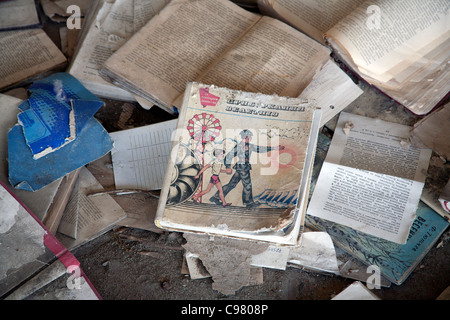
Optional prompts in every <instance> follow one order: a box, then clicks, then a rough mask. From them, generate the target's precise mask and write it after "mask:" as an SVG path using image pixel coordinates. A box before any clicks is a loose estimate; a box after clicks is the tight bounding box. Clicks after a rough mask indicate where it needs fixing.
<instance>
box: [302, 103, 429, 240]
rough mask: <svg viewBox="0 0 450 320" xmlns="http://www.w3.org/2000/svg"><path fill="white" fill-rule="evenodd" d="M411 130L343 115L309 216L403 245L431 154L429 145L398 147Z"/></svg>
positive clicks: (319, 179)
mask: <svg viewBox="0 0 450 320" xmlns="http://www.w3.org/2000/svg"><path fill="white" fill-rule="evenodd" d="M347 123H352V124H353V126H350V130H349V131H348V135H347V134H346V133H345V132H344V128H345V125H346V124H347ZM409 129H410V127H408V126H404V125H400V124H395V123H389V122H386V121H382V120H377V119H370V118H366V117H362V116H357V115H352V114H348V113H344V112H343V113H341V115H340V117H339V122H338V125H337V127H336V130H335V133H334V136H333V140H332V142H331V145H330V148H329V150H328V154H327V157H326V159H325V162H324V164H323V166H322V169H321V172H320V175H319V178H318V181H317V184H316V187H315V190H314V193H313V196H312V198H311V202H310V204H309V208H308V214H309V215H312V216H316V217H320V218H323V219H326V220H329V221H333V222H336V223H339V224H343V225H346V226H349V227H352V228H354V229H356V230H359V231H362V232H365V233H367V234H371V235H374V236H377V237H380V238H383V239H386V240H389V241H394V242H397V243H405V242H406V239H407V236H408V233H409V228H410V226H411V224H412V222H413V220H414V218H415V212H416V209H417V206H418V203H419V200H420V195H421V193H422V189H423V186H424V183H425V178H426V173H427V168H428V163H429V159H430V156H431V150H430V149H418V148H415V147H414V146H410V147H409V148H404V147H402V145H401V143H400V142H401V141H403V140H405V139H407V137H408V134H409Z"/></svg>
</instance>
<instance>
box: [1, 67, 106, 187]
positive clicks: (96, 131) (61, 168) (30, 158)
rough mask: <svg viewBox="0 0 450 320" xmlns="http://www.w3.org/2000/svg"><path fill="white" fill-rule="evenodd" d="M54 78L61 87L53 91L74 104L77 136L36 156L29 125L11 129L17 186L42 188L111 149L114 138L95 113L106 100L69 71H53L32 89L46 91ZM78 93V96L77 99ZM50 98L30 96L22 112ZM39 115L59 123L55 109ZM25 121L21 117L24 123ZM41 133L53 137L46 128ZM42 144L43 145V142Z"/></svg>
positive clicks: (12, 178)
mask: <svg viewBox="0 0 450 320" xmlns="http://www.w3.org/2000/svg"><path fill="white" fill-rule="evenodd" d="M53 80H55V81H56V80H61V87H60V90H57V92H55V93H54V94H55V95H56V96H57V97H58V96H59V97H61V99H63V100H64V101H66V102H67V101H69V102H70V104H71V107H72V108H73V115H74V121H75V123H74V129H75V132H76V139H75V140H74V141H73V142H72V143H68V144H65V145H63V146H60V147H59V148H57V149H56V150H52V152H48V151H47V152H46V149H43V150H42V151H43V152H45V154H44V155H43V156H41V157H39V158H38V159H36V158H35V157H34V156H35V154H34V153H33V151H32V149H31V148H30V140H29V139H28V141H27V137H26V135H25V134H24V132H26V129H24V127H23V126H22V125H20V124H17V125H15V126H14V127H13V128H12V129H11V130H10V131H9V132H8V147H9V148H8V159H9V181H10V183H11V185H13V186H14V187H15V188H17V189H23V190H28V191H36V190H39V189H41V188H42V187H44V186H46V185H48V184H50V183H51V182H53V181H55V180H58V179H59V178H61V177H63V176H65V175H66V174H67V173H69V172H72V171H74V170H75V169H78V168H80V167H82V166H84V165H86V164H88V163H89V162H91V161H94V160H96V159H98V158H100V157H102V156H104V155H105V154H106V153H108V152H109V151H110V150H111V149H112V140H111V138H110V137H109V135H108V133H107V132H106V130H105V129H104V128H103V127H102V125H101V124H100V123H99V122H98V121H97V120H96V119H95V118H94V117H93V115H94V113H95V112H96V110H98V108H99V107H100V106H101V105H102V104H103V102H102V101H101V100H99V99H98V98H97V97H95V96H94V95H92V94H91V93H90V92H88V91H87V90H86V89H85V88H84V87H83V86H81V84H80V83H79V82H78V81H77V80H76V79H75V78H73V77H72V76H70V75H69V74H67V73H62V74H54V75H52V76H51V77H49V78H47V79H46V80H43V81H39V82H36V83H35V84H33V93H35V92H36V91H40V92H45V91H47V93H48V92H49V91H50V89H49V88H51V90H53ZM58 88H59V87H58ZM49 96H50V94H48V95H47V98H48V97H49ZM75 97H77V98H79V99H78V100H75V99H74V98H75ZM85 98H86V99H85ZM84 99H85V100H84ZM53 100H54V99H53ZM30 102H31V103H30ZM51 102H52V101H46V100H45V99H36V100H33V99H31V100H30V99H29V100H26V101H24V103H22V104H21V105H20V106H19V108H20V109H21V110H23V112H27V111H29V110H33V109H32V108H33V104H34V103H35V104H36V108H37V109H40V108H46V107H48V104H51ZM48 110H51V108H49V109H47V110H46V111H48ZM39 115H42V116H43V117H44V118H40V117H39V116H38V115H37V116H36V120H45V122H46V123H50V124H54V125H58V123H57V121H56V120H55V118H54V114H53V113H52V112H42V113H40V114H39ZM19 116H20V114H19ZM43 122H44V121H43ZM24 123H25V122H24V121H22V124H24ZM27 124H29V125H30V126H32V127H33V126H34V125H35V124H34V123H33V122H32V121H30V122H29V123H27ZM69 127H70V126H69ZM41 128H42V129H43V130H47V129H48V127H47V126H41ZM41 133H42V132H41ZM41 137H42V138H47V137H48V138H50V140H51V138H53V137H52V136H51V134H49V132H47V131H44V133H43V134H42V135H41ZM39 147H42V145H40V146H39Z"/></svg>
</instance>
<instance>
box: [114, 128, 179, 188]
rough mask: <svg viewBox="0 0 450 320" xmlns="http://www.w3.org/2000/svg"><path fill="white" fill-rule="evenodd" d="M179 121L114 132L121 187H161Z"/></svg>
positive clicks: (116, 173) (116, 179)
mask: <svg viewBox="0 0 450 320" xmlns="http://www.w3.org/2000/svg"><path fill="white" fill-rule="evenodd" d="M176 125H177V120H176V119H175V120H170V121H165V122H161V123H156V124H151V125H147V126H143V127H139V128H133V129H128V130H121V131H116V132H112V133H111V138H112V139H113V140H114V148H113V149H112V151H111V158H112V162H113V168H114V182H115V185H116V188H118V189H140V190H158V189H161V187H162V184H163V180H164V173H165V171H166V166H167V162H168V159H169V156H170V148H171V146H172V133H173V131H174V130H175V128H176Z"/></svg>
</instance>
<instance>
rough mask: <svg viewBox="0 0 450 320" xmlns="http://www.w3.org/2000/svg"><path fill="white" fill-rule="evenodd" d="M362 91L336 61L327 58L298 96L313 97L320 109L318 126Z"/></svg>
mask: <svg viewBox="0 0 450 320" xmlns="http://www.w3.org/2000/svg"><path fill="white" fill-rule="evenodd" d="M362 93H363V90H362V89H361V88H359V87H358V86H357V85H356V84H355V83H354V82H353V81H352V79H351V78H350V77H349V76H347V74H346V73H345V72H344V71H342V70H341V68H339V66H338V65H336V63H334V62H333V61H332V60H329V61H328V62H327V63H326V64H325V65H324V67H323V68H322V69H321V70H320V72H319V73H318V74H317V75H316V76H315V77H314V78H313V80H312V81H311V83H310V84H309V85H308V86H307V87H306V88H305V90H303V92H302V93H301V94H300V96H299V98H303V99H313V100H315V101H316V103H317V106H318V107H319V108H321V109H322V118H321V119H320V126H323V125H324V124H326V123H327V122H328V121H329V120H331V119H332V118H333V117H334V116H335V115H337V114H338V113H339V112H341V111H342V110H343V109H344V108H345V107H346V106H348V105H349V104H350V103H351V102H353V101H354V100H355V99H356V98H358V97H359V96H360V95H361V94H362Z"/></svg>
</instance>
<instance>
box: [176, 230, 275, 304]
mask: <svg viewBox="0 0 450 320" xmlns="http://www.w3.org/2000/svg"><path fill="white" fill-rule="evenodd" d="M183 236H184V237H185V239H186V240H187V243H186V244H184V245H183V247H184V248H185V249H186V250H188V251H189V252H191V253H193V254H195V255H197V256H198V257H199V258H200V260H201V261H202V262H203V265H204V266H205V267H206V269H207V270H208V272H209V273H210V274H211V276H212V279H213V280H214V282H213V285H212V288H213V289H214V290H217V291H220V292H222V293H223V294H226V295H232V294H234V293H235V292H236V291H237V290H239V289H240V288H242V287H244V286H249V285H254V284H259V283H262V269H261V268H257V267H252V266H251V256H252V255H257V254H259V253H261V252H263V251H264V250H266V249H267V246H268V245H267V244H266V243H260V242H255V241H242V240H237V239H231V238H225V237H214V238H210V237H209V236H206V235H200V234H189V233H185V234H184V235H183Z"/></svg>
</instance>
